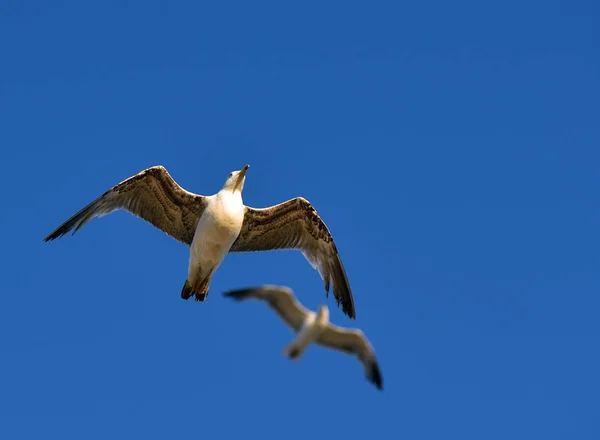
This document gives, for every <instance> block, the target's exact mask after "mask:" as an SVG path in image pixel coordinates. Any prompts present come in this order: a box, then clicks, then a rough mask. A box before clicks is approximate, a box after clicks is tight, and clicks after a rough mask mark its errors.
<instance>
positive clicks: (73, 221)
mask: <svg viewBox="0 0 600 440" xmlns="http://www.w3.org/2000/svg"><path fill="white" fill-rule="evenodd" d="M248 168H249V165H246V166H245V167H244V168H242V169H241V170H239V171H233V172H231V173H230V174H229V176H228V177H227V180H226V181H225V184H224V185H223V188H222V189H221V190H220V191H219V192H218V193H216V194H214V195H211V196H203V195H200V194H194V193H191V192H188V191H186V190H185V189H183V188H182V187H180V186H179V185H178V184H177V182H175V180H173V178H172V177H171V175H170V174H169V173H168V172H167V170H166V169H165V168H164V167H162V166H154V167H151V168H148V169H146V170H144V171H141V172H140V173H138V174H136V175H134V176H132V177H130V178H128V179H126V180H124V181H123V182H121V183H119V184H118V185H115V186H114V187H112V188H111V189H110V190H108V191H106V192H105V193H104V194H102V195H101V196H100V197H98V198H97V199H96V200H94V201H93V202H92V203H90V204H89V205H87V206H86V207H85V208H83V209H82V210H80V211H79V212H78V213H76V214H75V215H74V216H73V217H71V218H70V219H69V220H67V221H66V222H64V223H63V224H62V225H60V226H59V227H58V228H56V229H55V230H54V231H53V232H51V233H50V234H49V235H48V236H47V237H46V238H45V239H44V241H50V240H54V239H56V238H59V237H61V236H63V235H64V234H66V233H68V232H69V231H71V230H73V234H74V233H75V232H77V231H78V230H79V228H81V227H82V226H83V225H84V224H86V223H87V222H88V221H90V220H91V219H92V218H94V217H99V216H102V215H106V214H109V213H111V212H113V211H116V210H119V209H124V210H126V211H128V212H130V213H131V214H133V215H135V216H137V217H140V218H142V219H143V220H146V221H147V222H149V223H151V224H152V225H154V226H155V227H156V228H158V229H160V230H162V231H163V232H165V233H167V234H168V235H170V236H171V237H173V238H174V239H176V240H178V241H180V242H182V243H185V244H187V245H188V246H190V258H189V265H188V276H187V279H186V280H185V283H184V285H183V289H182V290H181V297H182V298H183V299H189V298H191V297H192V296H194V297H195V298H196V300H197V301H204V300H205V299H206V296H207V295H208V291H209V287H210V283H211V278H212V276H213V275H214V273H215V271H216V270H217V268H218V267H219V266H220V265H221V263H222V262H223V259H224V258H225V256H226V255H227V253H229V252H250V251H268V250H272V249H298V250H300V251H301V252H302V253H303V254H304V257H305V258H306V259H307V260H308V262H309V263H310V264H311V265H312V266H313V268H315V269H317V270H318V272H319V274H320V276H321V278H322V279H323V281H324V283H325V294H326V295H327V294H328V293H329V288H330V286H332V290H333V294H334V296H335V299H336V302H337V304H338V306H339V305H340V304H341V305H342V309H343V311H344V313H345V314H346V315H347V316H349V317H350V318H352V319H356V312H355V310H354V299H353V298H352V291H351V289H350V284H349V282H348V277H347V276H346V271H345V269H344V266H343V264H342V260H341V259H340V256H339V255H338V251H337V248H336V246H335V243H334V241H333V237H332V236H331V234H330V232H329V229H327V226H325V223H324V222H323V220H321V217H319V214H317V211H316V210H315V209H314V208H313V207H312V205H311V204H310V202H309V201H308V200H306V199H304V198H302V197H296V198H294V199H290V200H288V201H286V202H283V203H280V204H278V205H274V206H271V207H268V208H262V209H257V208H251V207H249V206H245V205H244V203H243V201H242V190H243V189H244V182H245V180H246V172H247V171H248Z"/></svg>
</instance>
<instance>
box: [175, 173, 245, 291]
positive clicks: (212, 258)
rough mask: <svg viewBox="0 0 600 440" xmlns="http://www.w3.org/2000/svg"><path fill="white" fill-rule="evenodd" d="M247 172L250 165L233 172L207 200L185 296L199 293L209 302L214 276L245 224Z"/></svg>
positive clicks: (193, 243) (197, 227) (198, 229)
mask: <svg viewBox="0 0 600 440" xmlns="http://www.w3.org/2000/svg"><path fill="white" fill-rule="evenodd" d="M247 170H248V165H246V166H245V167H244V168H242V169H241V170H239V171H233V172H232V173H230V174H229V177H228V179H227V180H226V181H225V184H224V185H223V188H222V189H221V190H220V191H219V192H218V193H216V194H215V195H212V196H208V197H206V208H205V209H204V212H203V213H202V216H201V217H200V219H199V220H198V224H197V225H196V232H195V233H194V238H193V240H192V244H191V245H190V260H189V265H188V277H187V280H186V283H185V285H184V287H183V291H182V294H183V292H185V291H186V290H188V291H189V293H191V292H194V293H196V292H197V293H199V296H198V295H197V296H196V298H197V299H198V300H203V299H205V298H206V295H207V294H208V287H209V285H210V279H211V276H212V274H213V273H214V272H215V271H216V270H217V268H218V267H219V266H220V265H221V263H222V262H223V259H224V258H225V256H226V255H227V254H228V253H229V250H230V249H231V245H233V243H234V242H235V240H236V239H237V237H238V236H239V235H240V231H241V229H242V224H243V223H244V202H243V200H242V189H243V188H244V181H245V179H246V171H247Z"/></svg>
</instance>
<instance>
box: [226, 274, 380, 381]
mask: <svg viewBox="0 0 600 440" xmlns="http://www.w3.org/2000/svg"><path fill="white" fill-rule="evenodd" d="M223 295H224V296H227V297H231V298H233V299H235V300H237V301H243V300H246V299H249V298H254V299H259V300H263V301H266V302H267V303H268V304H269V306H271V308H272V309H273V310H274V311H275V312H276V313H277V314H278V315H279V317H280V318H281V319H283V320H284V321H285V322H286V323H287V325H289V326H290V327H291V328H292V329H293V330H294V331H295V332H296V333H297V336H296V338H295V339H294V340H293V341H292V342H291V343H290V344H288V345H287V347H285V349H284V350H283V352H284V354H285V355H287V356H289V357H290V359H299V358H300V357H302V354H303V353H304V351H305V350H306V348H307V347H308V346H309V345H310V344H311V343H313V342H316V343H317V344H319V345H322V346H324V347H328V348H333V349H334V350H340V351H344V352H346V353H350V354H354V355H356V356H358V359H359V360H360V361H361V363H362V364H363V367H364V369H365V375H366V377H367V379H368V380H369V381H371V382H373V383H374V384H375V386H376V387H377V388H378V389H380V390H381V389H382V388H383V379H382V377H381V372H380V371H379V365H378V364H377V359H375V352H374V351H373V347H371V344H370V343H369V341H368V339H367V338H366V336H365V335H364V334H363V332H362V331H360V330H358V329H345V328H342V327H338V326H336V325H333V324H331V323H330V322H329V309H328V308H327V306H326V305H322V306H321V307H319V309H318V311H317V312H316V313H315V312H312V311H310V310H307V309H306V308H304V307H303V306H302V304H300V303H299V302H298V300H297V299H296V297H295V296H294V293H293V292H292V290H291V289H290V288H288V287H284V286H271V285H264V286H261V287H253V288H249V289H236V290H230V291H228V292H225V293H223Z"/></svg>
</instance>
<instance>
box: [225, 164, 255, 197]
mask: <svg viewBox="0 0 600 440" xmlns="http://www.w3.org/2000/svg"><path fill="white" fill-rule="evenodd" d="M248 168H250V165H246V166H245V167H244V168H242V169H241V170H238V171H232V172H231V173H229V177H227V180H226V181H225V184H224V185H223V189H224V190H229V191H231V192H233V193H235V192H236V191H239V192H240V193H241V192H242V189H244V182H245V181H246V172H247V171H248Z"/></svg>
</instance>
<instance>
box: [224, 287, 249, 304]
mask: <svg viewBox="0 0 600 440" xmlns="http://www.w3.org/2000/svg"><path fill="white" fill-rule="evenodd" d="M253 290H255V289H254V288H246V289H232V290H227V291H225V292H223V296H224V297H226V298H231V299H233V300H235V301H242V300H244V299H247V298H249V297H250V296H251V294H252V291H253Z"/></svg>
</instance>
